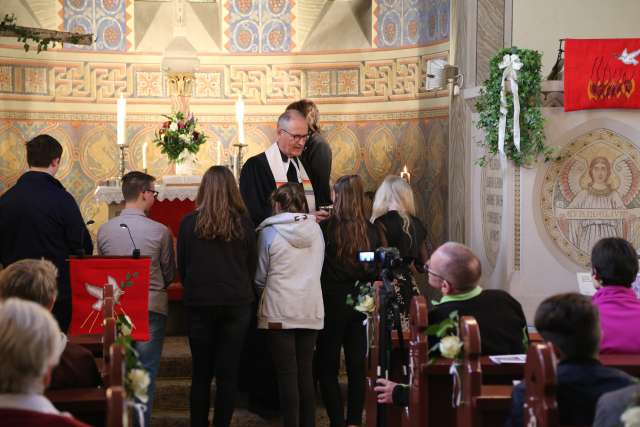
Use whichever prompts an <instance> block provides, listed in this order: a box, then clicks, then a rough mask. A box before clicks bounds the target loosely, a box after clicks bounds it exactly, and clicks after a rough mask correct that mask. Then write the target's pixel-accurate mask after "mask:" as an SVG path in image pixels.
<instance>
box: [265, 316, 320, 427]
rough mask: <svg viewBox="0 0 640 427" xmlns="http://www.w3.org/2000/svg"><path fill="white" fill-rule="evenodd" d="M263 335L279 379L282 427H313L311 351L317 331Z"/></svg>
mask: <svg viewBox="0 0 640 427" xmlns="http://www.w3.org/2000/svg"><path fill="white" fill-rule="evenodd" d="M266 335H267V341H268V343H269V350H270V351H271V355H272V357H273V363H274V365H275V367H276V374H277V377H278V394H279V396H280V407H281V408H282V418H283V426H284V427H314V426H315V423H316V399H315V392H314V389H313V350H314V348H315V345H316V339H317V336H318V331H316V330H312V329H281V330H268V331H266Z"/></svg>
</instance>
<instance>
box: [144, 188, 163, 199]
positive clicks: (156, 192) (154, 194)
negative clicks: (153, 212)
mask: <svg viewBox="0 0 640 427" xmlns="http://www.w3.org/2000/svg"><path fill="white" fill-rule="evenodd" d="M144 193H153V197H158V194H160V192H159V191H156V190H144Z"/></svg>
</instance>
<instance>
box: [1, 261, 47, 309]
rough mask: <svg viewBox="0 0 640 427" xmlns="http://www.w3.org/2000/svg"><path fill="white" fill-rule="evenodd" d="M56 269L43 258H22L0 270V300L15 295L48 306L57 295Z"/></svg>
mask: <svg viewBox="0 0 640 427" xmlns="http://www.w3.org/2000/svg"><path fill="white" fill-rule="evenodd" d="M57 277H58V269H57V268H56V266H55V265H53V263H52V262H51V261H47V260H45V259H22V260H20V261H16V262H14V263H13V264H11V265H9V266H8V267H7V268H5V269H4V270H2V271H0V300H3V299H7V298H11V297H16V298H22V299H25V300H27V301H33V302H37V303H38V304H40V305H42V306H44V307H46V308H50V307H51V306H52V305H53V303H54V302H55V300H56V297H57V296H58V282H57Z"/></svg>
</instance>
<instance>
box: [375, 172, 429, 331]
mask: <svg viewBox="0 0 640 427" xmlns="http://www.w3.org/2000/svg"><path fill="white" fill-rule="evenodd" d="M415 213H416V209H415V201H414V197H413V190H412V189H411V186H410V185H409V184H408V183H407V182H406V181H405V180H404V179H402V178H400V177H398V176H388V177H386V178H385V180H384V181H383V182H382V184H381V185H380V187H379V188H378V191H376V196H375V198H374V201H373V209H372V214H371V221H372V222H373V223H374V224H375V225H376V227H377V229H378V233H379V236H380V242H381V244H382V246H387V247H395V248H398V250H399V251H400V256H401V257H412V258H413V259H414V261H413V263H412V264H411V265H410V267H409V268H407V269H406V271H404V272H402V271H400V272H398V274H396V279H397V283H396V292H397V294H398V302H399V304H400V307H401V313H400V317H401V320H402V328H403V329H404V330H408V328H409V317H408V314H409V303H410V302H411V301H410V300H411V297H412V296H413V295H417V294H419V291H418V287H417V285H416V283H415V280H414V279H413V274H415V273H416V272H417V271H420V270H422V266H423V265H424V264H425V263H426V262H427V260H428V259H429V253H428V250H427V230H426V228H425V226H424V225H423V224H422V222H421V221H420V220H419V219H418V218H417V217H416V216H415Z"/></svg>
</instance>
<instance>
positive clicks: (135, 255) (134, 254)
mask: <svg viewBox="0 0 640 427" xmlns="http://www.w3.org/2000/svg"><path fill="white" fill-rule="evenodd" d="M120 228H124V229H126V230H127V232H128V233H129V238H130V239H131V244H132V245H133V253H132V254H131V256H132V257H134V258H140V249H138V248H137V247H136V242H134V241H133V236H132V235H131V230H129V226H128V225H127V224H124V223H123V224H120Z"/></svg>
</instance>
